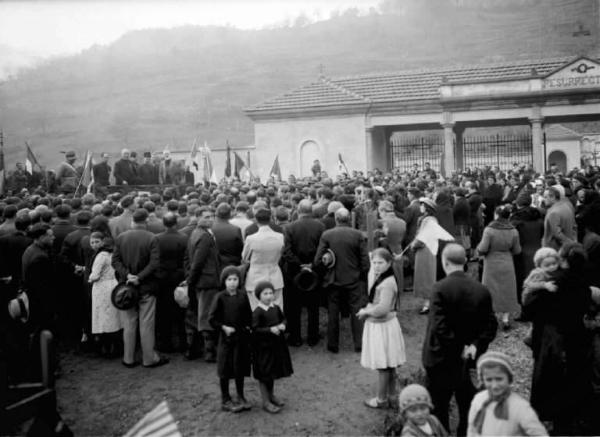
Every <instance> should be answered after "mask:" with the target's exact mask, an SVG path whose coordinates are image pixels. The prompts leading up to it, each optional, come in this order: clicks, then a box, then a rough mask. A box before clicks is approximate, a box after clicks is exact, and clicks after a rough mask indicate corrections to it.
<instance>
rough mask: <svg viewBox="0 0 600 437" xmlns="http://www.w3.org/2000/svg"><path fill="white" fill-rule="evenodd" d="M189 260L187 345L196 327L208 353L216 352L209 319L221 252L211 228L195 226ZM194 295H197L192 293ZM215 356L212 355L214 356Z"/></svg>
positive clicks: (192, 337) (216, 288) (188, 254)
mask: <svg viewBox="0 0 600 437" xmlns="http://www.w3.org/2000/svg"><path fill="white" fill-rule="evenodd" d="M186 254H187V257H188V259H189V261H187V262H186V265H189V273H188V275H187V282H188V293H190V304H189V305H188V310H187V312H186V321H185V329H186V335H187V342H188V346H191V345H192V344H193V340H194V336H195V332H196V331H200V332H202V336H203V339H204V351H205V353H206V355H205V357H207V356H208V355H214V352H215V351H214V349H215V338H214V335H215V333H214V332H213V327H212V326H210V323H208V316H209V313H210V307H211V305H212V301H213V299H214V297H215V296H216V294H217V293H218V291H219V287H220V281H219V273H220V268H219V253H218V251H217V243H216V241H215V238H214V236H213V234H212V231H207V230H205V229H203V228H196V230H195V231H194V232H193V233H192V236H191V237H190V241H189V242H188V250H187V251H186ZM192 293H194V295H195V298H196V299H195V302H194V299H193V298H192V297H191V295H192ZM211 358H212V357H211Z"/></svg>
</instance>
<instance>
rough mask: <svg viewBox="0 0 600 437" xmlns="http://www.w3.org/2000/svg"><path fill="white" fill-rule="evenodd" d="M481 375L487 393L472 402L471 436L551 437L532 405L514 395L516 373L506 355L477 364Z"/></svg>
mask: <svg viewBox="0 0 600 437" xmlns="http://www.w3.org/2000/svg"><path fill="white" fill-rule="evenodd" d="M477 373H478V375H479V379H480V381H481V382H482V383H483V385H484V387H485V390H484V391H481V392H479V393H477V394H476V395H475V397H474V398H473V402H471V409H470V410H469V425H468V428H467V436H500V435H501V436H547V435H548V432H547V431H546V428H544V425H542V423H541V422H540V420H539V419H538V416H537V414H536V413H535V411H534V410H533V408H532V407H531V405H530V404H529V402H528V401H526V400H525V399H523V398H522V397H521V396H519V395H518V394H516V393H513V392H512V390H511V384H512V382H513V371H512V366H511V364H510V358H509V357H508V356H507V355H506V354H503V353H501V352H496V351H489V352H486V353H485V354H483V355H482V356H481V357H479V360H478V361H477Z"/></svg>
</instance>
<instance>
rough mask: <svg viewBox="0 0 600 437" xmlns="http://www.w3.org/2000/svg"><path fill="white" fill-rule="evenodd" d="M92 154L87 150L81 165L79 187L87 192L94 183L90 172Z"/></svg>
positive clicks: (92, 174)
mask: <svg viewBox="0 0 600 437" xmlns="http://www.w3.org/2000/svg"><path fill="white" fill-rule="evenodd" d="M92 154H93V153H92V152H90V151H89V150H88V151H87V152H86V154H85V161H84V163H83V174H82V175H81V185H83V186H84V187H87V192H88V193H89V192H91V191H92V184H93V183H94V172H93V171H92V166H93V163H92Z"/></svg>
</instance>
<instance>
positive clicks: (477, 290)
mask: <svg viewBox="0 0 600 437" xmlns="http://www.w3.org/2000/svg"><path fill="white" fill-rule="evenodd" d="M497 326H498V322H497V321H496V317H495V315H494V311H493V309H492V297H491V295H490V292H489V290H488V289H487V288H486V287H485V286H483V285H482V284H481V283H479V282H477V281H475V280H474V279H472V278H471V277H469V276H468V275H467V274H466V273H464V272H460V271H459V272H453V273H451V274H450V275H448V276H447V277H446V278H444V279H442V280H441V281H439V282H436V283H435V284H434V286H433V289H432V293H431V306H430V312H429V323H428V325H427V331H426V333H425V340H424V343H423V351H422V360H423V367H425V370H426V372H427V379H428V384H427V385H428V387H427V388H428V389H429V393H430V394H431V398H432V401H433V405H434V406H435V409H434V412H433V413H434V415H435V416H436V417H437V418H438V419H439V420H440V422H442V424H443V425H444V426H445V427H446V429H448V424H449V422H448V406H449V403H450V398H451V397H452V395H453V394H454V395H455V396H456V402H457V404H458V409H459V417H460V423H459V425H458V430H457V434H458V435H465V433H466V430H467V416H468V412H469V407H470V404H471V400H472V399H473V396H474V395H475V388H474V387H473V385H472V383H471V381H470V379H469V378H468V376H467V375H466V370H467V369H469V367H471V366H472V367H474V365H475V362H474V361H473V362H472V363H471V362H469V363H465V361H464V360H463V359H462V352H463V349H464V347H465V346H468V345H471V344H473V345H475V346H476V347H477V356H479V355H481V354H483V353H484V352H485V351H486V350H487V348H488V345H489V344H490V342H491V341H492V340H493V339H494V337H495V336H496V329H497Z"/></svg>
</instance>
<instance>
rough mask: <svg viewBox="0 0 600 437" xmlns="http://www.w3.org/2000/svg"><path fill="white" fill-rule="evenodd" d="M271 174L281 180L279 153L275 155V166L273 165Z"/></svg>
mask: <svg viewBox="0 0 600 437" xmlns="http://www.w3.org/2000/svg"><path fill="white" fill-rule="evenodd" d="M269 176H272V177H274V178H275V180H277V181H280V180H281V169H280V168H279V155H277V156H276V157H275V161H273V167H271V171H270V172H269Z"/></svg>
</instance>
